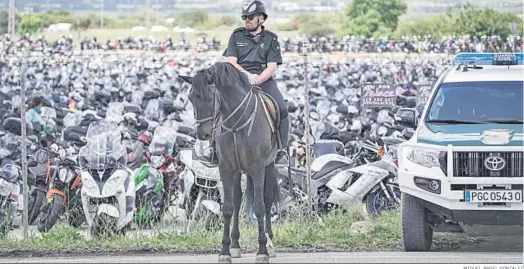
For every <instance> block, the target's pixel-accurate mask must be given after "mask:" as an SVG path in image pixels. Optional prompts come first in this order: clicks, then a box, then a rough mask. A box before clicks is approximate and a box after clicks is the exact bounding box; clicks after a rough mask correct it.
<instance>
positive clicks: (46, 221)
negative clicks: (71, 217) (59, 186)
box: [38, 194, 65, 233]
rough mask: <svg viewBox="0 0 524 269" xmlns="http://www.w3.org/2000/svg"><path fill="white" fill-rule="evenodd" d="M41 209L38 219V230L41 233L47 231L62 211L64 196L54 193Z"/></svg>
mask: <svg viewBox="0 0 524 269" xmlns="http://www.w3.org/2000/svg"><path fill="white" fill-rule="evenodd" d="M43 209H44V210H43V211H42V212H41V213H40V218H39V220H38V231H40V232H41V233H45V232H49V231H50V230H51V229H52V228H53V226H55V224H56V222H57V221H58V219H59V218H60V216H61V215H62V214H63V213H64V209H65V204H64V197H63V196H62V195H58V194H54V195H53V196H52V201H51V203H49V204H47V205H46V206H45V207H44V208H43Z"/></svg>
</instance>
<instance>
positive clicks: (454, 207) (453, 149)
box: [395, 53, 524, 251]
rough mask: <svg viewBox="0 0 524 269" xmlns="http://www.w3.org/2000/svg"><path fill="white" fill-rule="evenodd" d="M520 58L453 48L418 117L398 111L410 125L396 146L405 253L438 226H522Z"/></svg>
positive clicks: (426, 242)
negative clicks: (410, 129) (406, 136)
mask: <svg viewBox="0 0 524 269" xmlns="http://www.w3.org/2000/svg"><path fill="white" fill-rule="evenodd" d="M523 56H524V54H522V53H517V54H486V53H461V54H458V55H457V56H456V57H455V58H454V60H453V66H452V67H450V68H449V69H447V70H446V71H444V73H443V74H442V75H441V76H440V78H439V79H438V80H437V81H436V83H435V84H434V85H433V87H432V90H431V94H430V97H429V100H428V102H427V104H426V107H425V108H424V110H423V112H422V115H421V117H420V119H419V117H418V116H417V112H416V111H415V110H412V109H400V110H399V111H398V112H397V114H396V116H395V119H396V121H397V122H400V123H401V124H404V125H410V126H412V127H415V128H416V131H415V133H414V135H413V137H412V138H411V139H410V140H409V141H407V142H405V143H403V144H401V145H400V146H399V149H398V161H399V169H398V178H399V185H400V190H401V192H402V199H401V204H402V206H401V215H402V238H403V242H404V248H405V250H406V251H427V250H429V249H430V248H431V243H432V238H433V232H434V231H442V229H444V228H445V227H447V228H450V227H455V228H457V227H458V226H459V224H465V225H474V224H482V225H522V217H523V215H522V208H523V207H522V205H523V203H522V201H523V191H522V186H523V180H524V174H523V173H524V145H523V114H524V111H523V96H522V92H523V86H524V85H523V80H524V79H523V78H524V64H523V59H524V57H523ZM459 228H460V227H459ZM444 230H446V229H444Z"/></svg>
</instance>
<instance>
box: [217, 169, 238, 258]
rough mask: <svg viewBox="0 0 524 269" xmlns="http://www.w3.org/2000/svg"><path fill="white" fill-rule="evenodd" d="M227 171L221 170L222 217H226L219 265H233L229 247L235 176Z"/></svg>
mask: <svg viewBox="0 0 524 269" xmlns="http://www.w3.org/2000/svg"><path fill="white" fill-rule="evenodd" d="M224 172H225V169H220V174H221V179H220V180H221V181H222V186H223V188H224V196H223V197H224V202H223V204H224V205H223V206H222V215H223V217H224V237H223V238H222V251H221V252H220V255H219V256H218V262H219V263H231V253H230V252H229V245H230V244H231V237H230V224H231V217H232V216H233V211H234V205H233V178H234V176H235V175H234V174H232V173H224Z"/></svg>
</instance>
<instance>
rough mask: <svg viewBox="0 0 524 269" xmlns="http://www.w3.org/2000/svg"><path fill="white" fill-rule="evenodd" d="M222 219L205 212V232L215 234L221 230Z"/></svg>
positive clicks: (207, 211)
mask: <svg viewBox="0 0 524 269" xmlns="http://www.w3.org/2000/svg"><path fill="white" fill-rule="evenodd" d="M222 227H223V225H222V218H221V217H220V215H217V214H215V213H213V212H211V211H209V210H206V222H205V223H204V229H205V230H206V232H215V231H220V230H221V229H222Z"/></svg>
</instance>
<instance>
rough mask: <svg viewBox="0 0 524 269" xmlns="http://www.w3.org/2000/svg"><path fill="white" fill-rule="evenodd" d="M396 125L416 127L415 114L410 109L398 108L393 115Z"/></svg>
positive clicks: (413, 110)
mask: <svg viewBox="0 0 524 269" xmlns="http://www.w3.org/2000/svg"><path fill="white" fill-rule="evenodd" d="M395 121H396V122H397V123H398V124H402V125H405V126H409V127H413V128H415V127H416V126H417V112H416V111H415V109H412V108H400V109H399V110H398V111H397V113H396V114H395Z"/></svg>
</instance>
